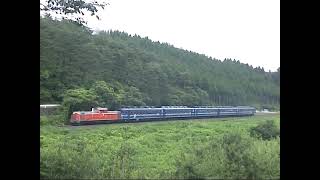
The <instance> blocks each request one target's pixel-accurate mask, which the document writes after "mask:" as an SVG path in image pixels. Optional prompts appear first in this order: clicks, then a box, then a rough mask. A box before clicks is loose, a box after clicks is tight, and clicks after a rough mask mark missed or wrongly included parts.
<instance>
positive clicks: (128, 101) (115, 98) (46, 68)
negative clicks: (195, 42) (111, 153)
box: [40, 17, 280, 109]
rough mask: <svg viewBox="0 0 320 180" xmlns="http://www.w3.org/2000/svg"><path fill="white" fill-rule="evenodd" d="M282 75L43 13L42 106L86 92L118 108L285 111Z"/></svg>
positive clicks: (85, 95) (86, 96)
mask: <svg viewBox="0 0 320 180" xmlns="http://www.w3.org/2000/svg"><path fill="white" fill-rule="evenodd" d="M190 36H192V35H190ZM279 77H280V68H279V69H278V71H277V72H265V71H264V70H263V68H260V67H258V68H253V67H252V66H249V65H248V64H243V63H240V62H239V61H237V60H231V59H225V60H223V61H220V60H218V59H215V58H212V57H207V56H206V55H203V54H198V53H195V52H191V51H187V50H183V49H179V48H175V47H174V46H172V45H170V44H167V43H159V42H154V41H152V40H150V39H148V38H147V37H145V38H142V37H140V36H138V35H129V34H127V33H125V32H119V31H108V32H98V33H93V32H92V31H91V30H90V29H89V28H87V27H85V26H79V25H77V24H75V23H72V22H69V21H57V20H53V19H51V18H47V17H46V18H42V17H40V103H62V102H66V101H68V100H69V102H71V99H70V98H74V99H72V101H74V100H75V99H76V98H75V97H78V96H81V97H82V99H85V100H86V101H90V102H93V103H94V104H99V105H103V106H106V107H109V108H111V109H116V108H118V107H120V106H123V105H131V106H132V105H149V106H159V105H187V106H189V105H251V106H255V107H257V108H260V107H266V108H271V109H272V108H274V109H278V108H279V104H280V102H279V99H280V78H279ZM68 98H69V99H68ZM77 99H81V98H77ZM88 107H89V105H88Z"/></svg>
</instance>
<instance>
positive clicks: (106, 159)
mask: <svg viewBox="0 0 320 180" xmlns="http://www.w3.org/2000/svg"><path fill="white" fill-rule="evenodd" d="M267 120H273V121H275V122H276V124H277V126H278V127H279V126H280V116H279V114H276V115H274V114H271V115H259V116H252V117H240V118H219V119H196V120H180V121H162V122H144V123H130V124H109V125H97V126H80V127H68V126H65V127H56V126H54V125H50V124H49V125H43V126H41V129H40V131H41V134H40V141H41V148H40V151H41V159H40V163H41V166H40V170H41V177H42V178H58V179H59V178H60V179H62V178H76V179H77V178H95V179H101V178H104V179H106V178H107V179H108V178H109V179H115V178H122V179H124V178H134V179H136V178H142V179H149V178H151V179H170V178H189V177H192V176H198V177H201V178H210V179H211V178H220V179H221V178H223V179H224V178H248V177H251V174H252V173H251V169H252V168H254V170H253V172H255V173H256V174H255V175H254V176H253V177H258V178H267V179H270V178H279V174H280V159H279V157H280V138H279V137H278V138H276V139H273V140H270V141H264V140H262V139H256V138H253V137H250V133H249V129H250V128H251V127H255V126H257V125H258V124H259V123H261V122H264V121H267ZM232 133H233V134H236V135H238V136H240V137H241V138H240V139H241V143H242V142H243V143H249V144H250V145H248V146H243V147H244V148H245V149H243V150H241V151H237V149H239V148H235V149H232V151H235V153H234V152H232V154H235V155H233V156H231V157H232V158H234V159H232V158H231V159H230V158H229V159H228V158H227V157H229V156H228V153H229V152H230V151H229V149H228V148H229V146H228V147H227V146H224V144H225V143H224V141H223V138H224V137H225V136H226V135H229V134H232ZM239 141H240V140H239ZM233 146H235V147H237V146H238V145H237V142H236V141H235V142H234V144H231V145H230V147H233ZM239 147H242V146H239ZM237 153H238V155H237ZM237 157H241V158H240V159H241V160H239V161H238V160H237ZM242 159H248V162H250V163H247V161H243V160H242ZM250 164H251V165H250ZM252 165H254V166H252ZM232 169H234V170H233V171H231V170H232ZM250 173H251V174H250Z"/></svg>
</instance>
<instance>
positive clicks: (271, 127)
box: [250, 120, 280, 140]
mask: <svg viewBox="0 0 320 180" xmlns="http://www.w3.org/2000/svg"><path fill="white" fill-rule="evenodd" d="M250 135H251V136H252V137H258V138H262V139H263V140H270V139H273V138H276V137H277V136H279V135H280V130H279V129H278V128H277V126H276V125H275V122H274V121H272V120H268V121H266V122H263V123H261V124H259V125H258V126H256V127H253V128H251V129H250Z"/></svg>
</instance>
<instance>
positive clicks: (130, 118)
mask: <svg viewBox="0 0 320 180" xmlns="http://www.w3.org/2000/svg"><path fill="white" fill-rule="evenodd" d="M255 112H256V109H255V108H254V107H250V106H235V107H233V106H216V107H210V106H205V107H203V106H202V107H200V106H198V107H187V106H162V107H157V108H155V107H137V108H121V109H120V110H119V111H109V110H108V108H100V107H97V108H92V109H91V111H77V112H73V113H72V115H71V118H70V123H71V125H82V124H98V123H124V122H141V121H160V120H172V119H196V118H214V117H230V116H235V117H236V116H253V115H254V114H255Z"/></svg>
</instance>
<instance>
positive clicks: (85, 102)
mask: <svg viewBox="0 0 320 180" xmlns="http://www.w3.org/2000/svg"><path fill="white" fill-rule="evenodd" d="M97 98H98V97H97V94H96V92H94V91H92V90H86V89H84V88H78V89H70V90H67V91H66V93H65V94H64V98H63V103H62V108H63V110H64V114H65V120H66V122H68V120H69V118H70V115H71V114H72V112H74V111H82V110H83V109H91V108H92V107H96V106H97V105H98V101H97Z"/></svg>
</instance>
